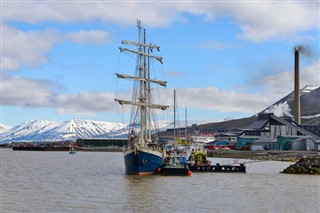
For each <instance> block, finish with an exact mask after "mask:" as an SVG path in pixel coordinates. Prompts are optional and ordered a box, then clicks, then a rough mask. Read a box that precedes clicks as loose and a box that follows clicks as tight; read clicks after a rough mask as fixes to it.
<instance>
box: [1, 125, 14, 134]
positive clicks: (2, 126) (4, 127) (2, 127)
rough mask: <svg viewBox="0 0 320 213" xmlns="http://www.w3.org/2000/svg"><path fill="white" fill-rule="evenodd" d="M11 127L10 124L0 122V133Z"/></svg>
mask: <svg viewBox="0 0 320 213" xmlns="http://www.w3.org/2000/svg"><path fill="white" fill-rule="evenodd" d="M9 129H11V127H10V126H7V125H3V124H0V134H1V133H3V132H5V131H8V130H9Z"/></svg>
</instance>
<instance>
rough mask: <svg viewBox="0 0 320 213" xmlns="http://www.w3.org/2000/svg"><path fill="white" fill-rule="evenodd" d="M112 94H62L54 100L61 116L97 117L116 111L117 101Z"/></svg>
mask: <svg viewBox="0 0 320 213" xmlns="http://www.w3.org/2000/svg"><path fill="white" fill-rule="evenodd" d="M114 99H115V98H114V95H113V94H111V93H93V92H92V93H90V92H82V93H78V94H72V95H64V94H60V95H58V96H56V97H54V98H52V102H53V105H54V107H55V108H56V110H57V112H58V113H60V114H81V115H90V116H92V115H96V114H97V113H98V112H105V111H111V112H112V111H114V110H115V104H116V103H115V101H114Z"/></svg>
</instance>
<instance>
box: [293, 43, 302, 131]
mask: <svg viewBox="0 0 320 213" xmlns="http://www.w3.org/2000/svg"><path fill="white" fill-rule="evenodd" d="M294 121H295V122H296V123H297V124H298V125H300V124H301V118H300V76H299V49H298V47H296V48H295V51H294Z"/></svg>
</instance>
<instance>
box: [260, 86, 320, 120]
mask: <svg viewBox="0 0 320 213" xmlns="http://www.w3.org/2000/svg"><path fill="white" fill-rule="evenodd" d="M300 102H301V103H300V106H301V118H302V120H305V121H306V122H309V121H310V120H311V119H314V118H316V119H318V118H319V117H320V87H319V86H312V85H307V86H305V87H304V88H302V89H301V90H300ZM260 113H274V114H275V115H276V116H278V117H291V118H293V114H294V92H291V93H290V94H288V95H287V96H285V97H283V98H282V99H280V100H279V101H277V102H276V103H274V104H272V105H271V106H269V107H268V108H266V109H265V110H263V111H261V112H260ZM260 113H259V114H260Z"/></svg>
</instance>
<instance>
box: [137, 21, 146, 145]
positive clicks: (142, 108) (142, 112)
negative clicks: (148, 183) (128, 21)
mask: <svg viewBox="0 0 320 213" xmlns="http://www.w3.org/2000/svg"><path fill="white" fill-rule="evenodd" d="M138 29H139V42H141V41H142V38H141V22H140V21H138ZM139 52H142V53H145V52H143V49H142V46H139ZM143 55H144V54H139V64H138V68H139V77H140V79H144V78H145V68H144V61H145V60H144V56H143ZM139 102H140V103H141V104H144V103H145V83H144V82H143V81H140V90H139ZM145 109H146V107H145V106H143V105H141V106H140V140H139V141H140V142H143V143H144V135H145V134H144V133H145V129H146V127H145Z"/></svg>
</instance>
